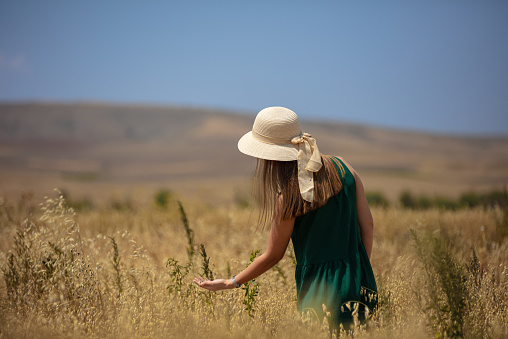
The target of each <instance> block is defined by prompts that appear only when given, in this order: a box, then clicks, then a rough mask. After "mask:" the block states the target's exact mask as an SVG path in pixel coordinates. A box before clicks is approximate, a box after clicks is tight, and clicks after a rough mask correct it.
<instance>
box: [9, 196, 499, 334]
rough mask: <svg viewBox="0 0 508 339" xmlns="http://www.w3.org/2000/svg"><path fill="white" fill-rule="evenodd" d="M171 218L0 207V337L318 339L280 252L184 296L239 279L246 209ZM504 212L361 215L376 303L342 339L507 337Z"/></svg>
mask: <svg viewBox="0 0 508 339" xmlns="http://www.w3.org/2000/svg"><path fill="white" fill-rule="evenodd" d="M183 207H184V209H185V213H186V216H187V218H188V227H189V229H190V230H192V231H193V232H188V230H187V231H186V229H185V227H184V223H183V222H182V218H181V217H182V216H181V213H180V211H179V208H178V204H177V203H176V202H175V201H171V202H170V204H169V207H168V208H167V209H161V208H156V207H150V206H141V205H140V206H137V205H134V206H133V208H130V209H125V210H120V211H118V210H112V209H108V208H105V207H104V208H101V209H93V210H91V211H83V212H79V213H75V212H74V211H72V210H71V209H69V208H68V207H66V204H65V201H64V200H63V199H62V198H60V197H56V198H54V199H48V200H46V201H45V202H44V203H43V204H42V205H41V206H40V207H37V206H34V203H33V202H32V201H31V200H30V197H24V198H22V199H21V200H19V201H18V202H17V203H9V202H7V201H6V200H4V199H2V200H1V201H0V267H1V268H2V279H1V282H0V337H2V338H3V337H6V338H10V337H21V338H22V337H102V338H105V337H108V338H109V337H118V338H119V337H178V338H180V337H192V338H194V337H203V336H208V337H221V338H222V337H225V338H243V337H256V338H258V337H274V336H277V337H282V338H285V337H287V338H301V337H315V338H318V337H322V338H328V337H329V336H330V332H329V331H328V329H327V324H326V323H324V324H316V323H312V322H309V321H302V319H301V318H300V316H299V315H298V314H297V311H296V301H295V298H296V292H295V287H294V276H293V275H294V263H293V260H292V258H291V252H290V251H288V253H287V255H286V257H285V258H284V259H283V260H282V261H281V262H280V263H279V265H278V266H277V268H276V269H272V270H270V271H269V272H267V273H266V274H265V275H263V276H261V277H259V278H258V279H257V280H256V283H257V286H254V285H250V286H249V290H231V291H224V292H219V293H211V292H206V291H203V290H200V289H198V288H197V287H196V286H194V285H192V284H191V280H192V278H193V277H194V276H195V275H198V274H213V275H214V276H215V277H230V276H231V275H232V274H235V273H237V272H239V271H240V270H241V269H243V268H244V267H245V266H246V265H247V264H248V262H249V257H250V254H251V252H252V251H253V250H257V249H261V248H264V247H265V242H266V239H267V235H268V234H267V232H266V231H263V232H262V231H256V230H255V221H256V211H254V212H253V215H252V217H251V218H250V212H249V210H248V209H242V208H240V207H238V206H235V205H231V206H224V207H221V208H216V207H209V206H207V205H204V204H197V203H190V202H188V201H183ZM504 213H506V211H505V210H502V209H494V210H483V209H475V210H460V211H456V212H451V211H440V210H428V211H408V210H403V209H399V208H395V207H393V208H389V209H373V215H374V219H375V223H376V229H375V239H374V251H373V258H372V265H373V268H374V272H375V275H376V278H377V282H378V288H379V293H380V305H379V309H378V311H377V313H376V314H375V315H374V316H373V317H372V319H370V321H369V322H368V324H367V325H360V326H358V327H357V328H356V329H355V330H354V332H352V333H349V336H351V337H359V338H366V337H368V338H371V337H379V338H394V337H398V338H408V337H412V338H428V337H467V338H477V337H492V338H504V337H507V336H508V327H507V325H506V324H508V268H507V265H508V251H507V250H508V248H507V247H508V239H506V238H502V237H500V236H499V234H500V233H499V228H500V227H507V225H506V224H503V220H506V218H504V219H503V217H504V216H505V214H504ZM410 229H414V230H415V237H416V241H415V239H414V237H412V235H411V232H410ZM503 234H504V233H503ZM190 237H192V239H190ZM190 240H192V244H193V250H194V253H193V255H190V252H189V251H188V250H189V244H190ZM200 244H203V245H204V246H203V247H202V248H201V246H200ZM204 249H206V253H203V252H204V251H203V250H204ZM473 250H474V252H473ZM189 258H192V259H191V260H189ZM208 264H209V266H207V265H208ZM207 269H208V270H211V272H210V271H208V272H207V271H206V270H207ZM255 288H257V291H258V292H259V294H257V295H256V294H255V293H253V292H252V291H253V290H254V289H255ZM248 307H251V308H252V309H253V310H254V311H253V312H251V315H252V316H250V315H249V312H248V311H246V308H248ZM339 335H340V336H343V337H345V336H347V334H346V333H341V334H339Z"/></svg>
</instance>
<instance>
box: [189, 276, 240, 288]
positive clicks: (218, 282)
mask: <svg viewBox="0 0 508 339" xmlns="http://www.w3.org/2000/svg"><path fill="white" fill-rule="evenodd" d="M193 281H194V283H195V284H196V285H198V286H199V287H202V288H204V289H207V290H209V291H220V290H230V289H233V288H235V286H234V285H233V281H232V280H231V279H215V280H207V279H205V278H203V277H199V278H194V280H193Z"/></svg>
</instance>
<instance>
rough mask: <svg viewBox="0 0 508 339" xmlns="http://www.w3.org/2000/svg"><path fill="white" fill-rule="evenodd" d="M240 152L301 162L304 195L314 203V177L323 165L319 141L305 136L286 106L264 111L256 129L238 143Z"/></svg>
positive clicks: (299, 165)
mask: <svg viewBox="0 0 508 339" xmlns="http://www.w3.org/2000/svg"><path fill="white" fill-rule="evenodd" d="M238 149H239V150H240V152H242V153H244V154H247V155H250V156H253V157H256V158H260V159H266V160H278V161H293V160H297V161H298V181H299V184H300V193H301V194H302V198H303V199H304V200H306V201H309V202H312V201H314V176H313V173H314V172H317V171H319V169H320V168H321V166H322V163H321V155H320V153H319V149H318V147H317V144H316V140H315V139H314V138H312V136H311V135H310V134H308V133H302V130H301V129H300V122H299V121H298V116H297V115H296V114H295V112H293V111H292V110H290V109H287V108H284V107H268V108H265V109H263V110H261V111H260V112H259V113H258V115H257V116H256V119H255V120H254V125H253V126H252V131H250V132H248V133H246V134H245V135H244V136H243V137H242V138H241V139H240V140H239V141H238Z"/></svg>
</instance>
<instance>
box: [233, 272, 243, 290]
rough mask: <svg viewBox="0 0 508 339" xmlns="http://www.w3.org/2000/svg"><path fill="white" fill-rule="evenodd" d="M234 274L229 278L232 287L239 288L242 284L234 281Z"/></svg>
mask: <svg viewBox="0 0 508 339" xmlns="http://www.w3.org/2000/svg"><path fill="white" fill-rule="evenodd" d="M235 278H236V275H234V276H233V278H231V283H232V284H233V287H234V288H239V287H240V286H242V284H239V283H238V282H237V281H236V279H235Z"/></svg>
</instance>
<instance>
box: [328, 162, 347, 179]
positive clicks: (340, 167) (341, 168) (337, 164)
mask: <svg viewBox="0 0 508 339" xmlns="http://www.w3.org/2000/svg"><path fill="white" fill-rule="evenodd" d="M330 159H331V160H332V162H333V164H334V165H335V168H337V171H338V172H339V174H340V177H341V179H344V178H345V177H346V170H345V169H344V165H343V164H342V161H340V159H339V158H337V157H330Z"/></svg>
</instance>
